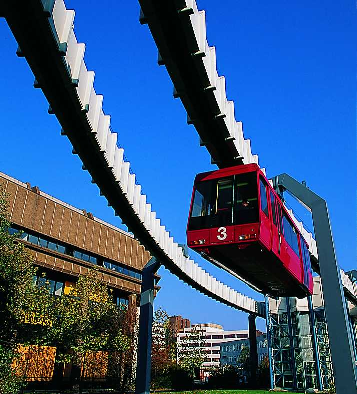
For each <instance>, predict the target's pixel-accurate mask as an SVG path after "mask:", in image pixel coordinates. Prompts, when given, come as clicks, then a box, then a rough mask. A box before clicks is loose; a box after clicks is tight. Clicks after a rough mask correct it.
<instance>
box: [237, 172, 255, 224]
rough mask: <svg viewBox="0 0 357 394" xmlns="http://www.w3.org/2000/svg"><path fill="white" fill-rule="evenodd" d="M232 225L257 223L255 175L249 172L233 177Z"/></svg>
mask: <svg viewBox="0 0 357 394" xmlns="http://www.w3.org/2000/svg"><path fill="white" fill-rule="evenodd" d="M235 189H236V192H235V203H234V224H244V223H257V222H258V221H259V211H258V191H257V174H256V172H251V173H247V174H239V175H236V176H235Z"/></svg>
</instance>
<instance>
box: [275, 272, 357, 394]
mask: <svg viewBox="0 0 357 394" xmlns="http://www.w3.org/2000/svg"><path fill="white" fill-rule="evenodd" d="M356 279H357V275H356ZM309 304H310V302H309V299H307V298H305V299H297V298H291V297H286V298H279V299H278V300H274V299H269V316H268V326H269V348H270V352H271V372H272V379H273V386H274V387H282V388H284V389H297V390H306V389H309V388H314V389H319V388H322V389H328V388H329V387H330V386H331V385H332V384H333V381H334V380H333V376H334V373H333V364H332V359H331V353H330V348H329V339H328V330H327V323H326V318H325V311H324V298H323V292H322V286H321V279H320V277H318V276H316V277H314V291H313V296H312V297H311V304H310V305H309ZM348 308H349V310H350V325H351V335H352V337H353V340H354V344H355V349H356V342H357V340H356V339H357V323H356V316H355V313H354V310H356V309H357V308H356V307H353V305H352V304H351V303H350V302H348ZM356 315H357V313H356ZM355 357H356V367H357V352H356V355H355Z"/></svg>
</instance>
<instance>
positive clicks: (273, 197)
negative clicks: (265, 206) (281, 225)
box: [270, 192, 277, 225]
mask: <svg viewBox="0 0 357 394" xmlns="http://www.w3.org/2000/svg"><path fill="white" fill-rule="evenodd" d="M270 202H271V213H272V215H273V223H274V224H275V225H277V220H276V211H275V196H274V194H273V193H272V192H270Z"/></svg>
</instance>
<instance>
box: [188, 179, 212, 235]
mask: <svg viewBox="0 0 357 394" xmlns="http://www.w3.org/2000/svg"><path fill="white" fill-rule="evenodd" d="M216 189H217V181H216V180H214V181H206V182H201V183H197V184H196V187H195V194H194V197H193V204H192V212H191V217H190V220H189V223H188V229H189V230H199V229H201V228H210V227H211V226H210V220H209V217H210V215H212V214H214V213H215V210H216V193H217V191H216Z"/></svg>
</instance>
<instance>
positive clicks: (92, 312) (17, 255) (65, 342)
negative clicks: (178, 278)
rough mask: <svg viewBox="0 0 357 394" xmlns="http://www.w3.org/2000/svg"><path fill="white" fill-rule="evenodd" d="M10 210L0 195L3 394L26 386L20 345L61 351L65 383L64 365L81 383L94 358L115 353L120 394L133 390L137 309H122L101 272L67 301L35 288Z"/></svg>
mask: <svg viewBox="0 0 357 394" xmlns="http://www.w3.org/2000/svg"><path fill="white" fill-rule="evenodd" d="M7 206H8V205H7V199H6V195H5V193H4V191H3V190H2V189H0V319H1V324H0V394H14V393H16V392H17V391H18V390H19V389H20V388H21V387H22V386H23V384H24V379H23V377H19V376H17V375H16V373H15V372H16V371H15V370H14V365H15V364H16V363H14V360H15V359H16V357H18V352H17V349H18V344H23V345H50V346H55V347H56V348H57V354H56V362H57V367H56V368H55V373H54V377H56V375H57V377H58V376H60V377H61V379H62V371H63V363H65V362H70V363H72V364H73V366H74V372H75V374H74V377H77V378H79V377H80V371H81V366H83V363H85V362H87V363H88V359H90V357H89V358H88V354H89V353H90V352H96V351H103V352H106V353H110V356H111V359H110V362H109V365H110V371H109V373H110V374H113V375H114V376H115V377H116V384H117V389H119V390H121V391H124V390H125V389H128V388H129V386H130V384H131V383H132V375H133V374H132V366H133V357H134V352H135V338H136V336H135V326H136V307H135V306H133V307H132V308H129V310H128V311H127V310H126V309H124V308H118V307H117V306H116V305H115V304H114V302H113V297H112V294H111V293H110V292H109V291H108V288H107V286H106V284H105V283H104V281H103V278H102V275H101V274H100V273H99V271H97V270H91V271H89V273H88V274H87V275H82V276H80V277H79V278H78V281H77V283H76V286H75V288H74V290H73V292H72V293H71V294H65V295H62V296H61V297H54V296H52V295H51V294H50V292H49V283H48V282H45V285H44V286H41V287H38V286H35V285H34V282H33V278H34V276H35V275H36V273H37V268H36V267H35V266H34V264H33V258H32V257H31V255H30V253H29V252H28V251H27V250H26V248H25V246H24V245H23V244H22V243H21V242H19V236H21V233H17V234H12V231H9V229H10V222H9V220H8V215H7ZM93 361H94V362H95V359H93V358H92V362H93ZM82 370H83V369H82Z"/></svg>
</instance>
